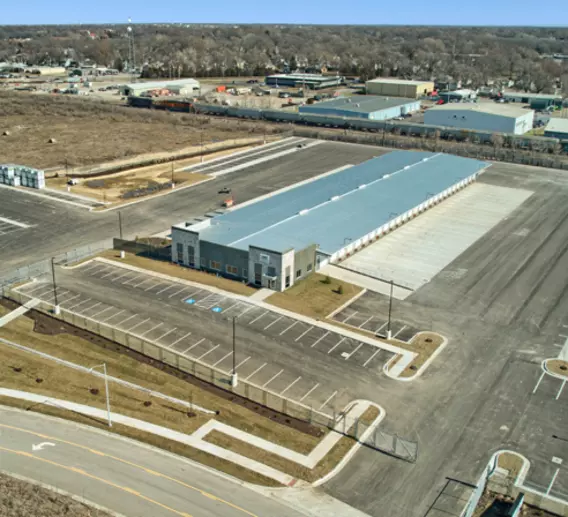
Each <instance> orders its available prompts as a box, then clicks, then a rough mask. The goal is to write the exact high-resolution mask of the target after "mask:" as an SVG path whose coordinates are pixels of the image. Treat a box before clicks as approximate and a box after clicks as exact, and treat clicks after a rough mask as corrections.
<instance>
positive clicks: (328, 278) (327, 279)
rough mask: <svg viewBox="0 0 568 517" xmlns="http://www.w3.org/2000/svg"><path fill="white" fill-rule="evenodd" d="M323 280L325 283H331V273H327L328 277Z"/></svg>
mask: <svg viewBox="0 0 568 517" xmlns="http://www.w3.org/2000/svg"><path fill="white" fill-rule="evenodd" d="M322 282H323V283H324V284H331V278H330V277H329V275H326V277H325V278H324V279H323V280H322Z"/></svg>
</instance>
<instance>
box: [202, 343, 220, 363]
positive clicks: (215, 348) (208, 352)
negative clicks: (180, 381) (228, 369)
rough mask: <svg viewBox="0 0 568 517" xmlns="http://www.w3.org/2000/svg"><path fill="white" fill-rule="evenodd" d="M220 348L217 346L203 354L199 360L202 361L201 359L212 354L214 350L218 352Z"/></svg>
mask: <svg viewBox="0 0 568 517" xmlns="http://www.w3.org/2000/svg"><path fill="white" fill-rule="evenodd" d="M218 348H219V345H215V346H214V347H213V348H210V349H209V350H207V352H205V353H204V354H201V355H200V356H199V357H198V358H197V360H198V361H201V359H203V358H204V357H205V356H206V355H209V354H210V353H211V352H213V350H217V349H218Z"/></svg>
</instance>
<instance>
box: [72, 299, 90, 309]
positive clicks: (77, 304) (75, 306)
mask: <svg viewBox="0 0 568 517" xmlns="http://www.w3.org/2000/svg"><path fill="white" fill-rule="evenodd" d="M91 300H92V298H87V299H86V300H83V301H82V302H79V303H76V304H75V305H73V306H71V307H69V309H68V310H70V311H72V310H73V309H75V308H77V307H79V305H83V304H84V303H86V302H90V301H91Z"/></svg>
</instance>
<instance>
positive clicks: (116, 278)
mask: <svg viewBox="0 0 568 517" xmlns="http://www.w3.org/2000/svg"><path fill="white" fill-rule="evenodd" d="M131 274H132V271H127V272H126V273H122V274H121V275H118V276H113V277H112V278H111V280H112V281H113V282H116V281H117V280H118V279H120V278H124V277H125V276H128V275H131Z"/></svg>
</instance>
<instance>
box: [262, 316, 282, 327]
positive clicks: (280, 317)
mask: <svg viewBox="0 0 568 517" xmlns="http://www.w3.org/2000/svg"><path fill="white" fill-rule="evenodd" d="M283 317H284V316H279V317H278V318H276V319H275V320H274V321H273V322H272V323H269V324H268V325H266V327H264V330H267V329H269V328H270V327H272V325H274V324H275V323H277V322H279V321H280V320H281V319H282V318H283Z"/></svg>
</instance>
